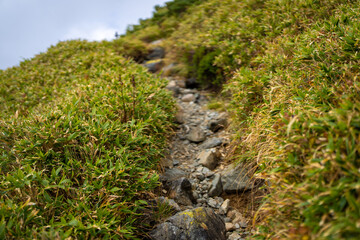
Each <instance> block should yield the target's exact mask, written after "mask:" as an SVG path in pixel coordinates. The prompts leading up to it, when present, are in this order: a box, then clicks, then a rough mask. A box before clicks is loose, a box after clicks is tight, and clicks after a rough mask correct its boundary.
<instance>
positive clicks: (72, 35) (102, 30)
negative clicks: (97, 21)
mask: <svg viewBox="0 0 360 240" xmlns="http://www.w3.org/2000/svg"><path fill="white" fill-rule="evenodd" d="M116 31H117V29H115V28H111V27H106V26H95V27H72V28H71V29H70V30H69V31H68V32H67V33H66V34H65V35H64V36H63V39H79V38H81V39H87V40H90V41H101V40H111V39H113V38H114V35H115V32H116Z"/></svg>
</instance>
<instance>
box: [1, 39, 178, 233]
mask: <svg viewBox="0 0 360 240" xmlns="http://www.w3.org/2000/svg"><path fill="white" fill-rule="evenodd" d="M110 46H112V45H109V44H108V43H106V42H104V43H95V42H92V43H89V42H86V41H68V42H60V43H59V44H57V45H56V46H52V47H51V48H49V49H48V51H47V52H46V53H42V54H40V55H38V56H36V57H35V58H33V59H31V60H26V61H24V62H22V63H21V64H20V66H19V67H14V68H11V69H8V70H6V71H2V72H1V73H0V81H1V84H0V86H1V87H0V88H1V95H0V96H1V98H0V103H1V104H0V109H1V115H0V116H1V120H0V191H1V196H0V215H1V220H0V238H1V239H4V238H7V239H41V238H44V239H65V238H67V237H69V236H71V238H76V239H77V238H79V239H85V238H94V237H96V238H133V237H134V236H136V234H139V233H140V231H141V228H142V227H143V226H140V223H139V217H140V216H141V209H142V208H143V207H144V206H145V205H146V202H144V199H146V198H148V197H147V194H149V193H150V191H151V190H153V189H154V188H155V187H157V186H158V175H157V174H156V172H155V170H157V169H158V161H159V159H160V157H161V153H162V151H163V148H164V146H165V140H166V138H165V137H166V134H165V132H167V131H168V130H169V127H170V125H171V124H170V120H171V116H172V113H173V110H172V109H173V103H172V100H171V98H170V95H169V94H168V93H167V92H165V90H164V89H163V87H164V83H165V81H164V80H162V79H159V78H157V77H154V76H152V75H151V74H150V73H147V71H146V69H144V68H143V67H141V66H139V65H137V64H135V63H134V62H132V61H131V60H128V59H125V58H124V57H122V56H119V55H118V54H117V53H116V52H115V51H114V50H113V49H112V47H110Z"/></svg>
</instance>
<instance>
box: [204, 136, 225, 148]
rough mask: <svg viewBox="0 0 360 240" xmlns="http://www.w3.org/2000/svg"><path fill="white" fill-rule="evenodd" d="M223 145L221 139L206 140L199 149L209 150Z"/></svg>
mask: <svg viewBox="0 0 360 240" xmlns="http://www.w3.org/2000/svg"><path fill="white" fill-rule="evenodd" d="M222 143H223V139H222V138H209V139H206V141H205V142H203V143H202V144H201V145H200V147H201V148H203V149H209V148H214V147H217V146H220V145H221V144H222Z"/></svg>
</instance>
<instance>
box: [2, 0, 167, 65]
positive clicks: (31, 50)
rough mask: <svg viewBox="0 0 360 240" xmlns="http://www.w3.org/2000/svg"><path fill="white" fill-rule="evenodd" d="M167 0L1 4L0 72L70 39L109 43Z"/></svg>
mask: <svg viewBox="0 0 360 240" xmlns="http://www.w3.org/2000/svg"><path fill="white" fill-rule="evenodd" d="M167 1H169V0H0V69H6V68H8V67H12V66H15V65H18V64H19V63H20V61H22V60H23V59H28V58H31V57H33V56H34V55H35V54H38V53H40V52H45V51H46V49H47V48H48V47H50V46H51V45H55V44H56V43H58V42H59V41H63V40H69V39H87V40H95V41H99V40H103V39H107V40H111V39H113V38H114V35H115V32H118V33H119V34H122V33H125V31H126V27H127V26H128V25H129V24H137V23H138V22H139V19H140V18H143V19H144V18H148V17H151V16H152V12H153V10H154V6H155V5H163V4H164V3H165V2H167Z"/></svg>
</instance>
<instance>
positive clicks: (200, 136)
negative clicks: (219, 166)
mask: <svg viewBox="0 0 360 240" xmlns="http://www.w3.org/2000/svg"><path fill="white" fill-rule="evenodd" d="M186 138H187V139H188V140H189V141H191V142H194V143H199V142H202V141H204V140H205V138H206V136H205V132H204V131H203V130H202V129H201V128H200V127H196V128H192V129H191V130H190V132H189V133H188V135H187V136H186Z"/></svg>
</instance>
